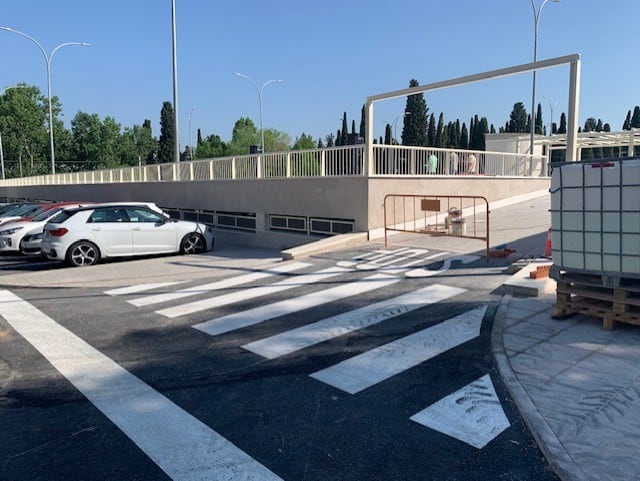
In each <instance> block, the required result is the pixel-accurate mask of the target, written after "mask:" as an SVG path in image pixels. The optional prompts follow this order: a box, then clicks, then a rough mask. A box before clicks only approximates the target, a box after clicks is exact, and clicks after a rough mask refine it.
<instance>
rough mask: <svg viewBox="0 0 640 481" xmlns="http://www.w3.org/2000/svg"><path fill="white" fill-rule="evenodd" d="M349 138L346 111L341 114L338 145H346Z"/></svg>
mask: <svg viewBox="0 0 640 481" xmlns="http://www.w3.org/2000/svg"><path fill="white" fill-rule="evenodd" d="M348 138H349V127H348V126H347V113H346V112H344V114H343V115H342V131H341V137H340V145H347V143H348Z"/></svg>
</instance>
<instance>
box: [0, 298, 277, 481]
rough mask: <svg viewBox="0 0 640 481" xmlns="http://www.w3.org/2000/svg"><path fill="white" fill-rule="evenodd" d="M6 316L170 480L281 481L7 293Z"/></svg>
mask: <svg viewBox="0 0 640 481" xmlns="http://www.w3.org/2000/svg"><path fill="white" fill-rule="evenodd" d="M0 316H2V317H3V318H4V319H5V320H6V321H7V322H8V323H9V324H10V325H11V327H13V329H15V330H16V332H18V333H19V334H20V335H21V336H22V337H23V338H25V339H26V340H27V341H28V342H29V343H31V344H32V345H33V346H34V347H35V348H36V349H37V350H38V351H39V352H40V353H41V354H42V355H43V356H44V357H45V358H46V359H47V360H48V361H49V362H50V363H51V364H52V365H53V366H54V367H55V368H56V369H57V370H58V371H59V372H60V373H61V374H62V375H63V376H64V377H66V378H67V379H68V380H69V381H70V382H71V383H72V384H73V385H74V386H75V387H76V388H77V389H78V390H79V391H80V392H81V393H82V394H83V395H84V396H85V397H86V398H87V399H89V401H91V403H93V404H94V405H95V406H96V408H98V409H99V410H100V411H101V412H102V413H103V414H104V415H105V416H106V417H107V418H108V419H109V420H110V421H111V422H112V423H113V424H115V425H116V426H117V427H118V428H119V429H120V430H122V432H124V433H125V434H126V435H127V436H128V437H129V438H130V439H131V440H132V441H133V442H134V443H136V445H137V446H138V447H139V448H140V449H141V450H142V451H143V452H144V453H145V454H146V455H147V456H149V458H151V459H152V460H153V461H154V462H155V463H156V464H157V465H158V466H159V467H160V468H161V469H162V470H163V471H164V472H165V473H166V474H167V475H168V476H169V477H170V478H171V479H173V480H176V481H177V480H180V481H197V480H202V479H216V480H224V481H235V480H238V479H247V480H248V479H251V480H256V481H257V480H261V481H262V480H264V481H271V480H273V481H276V480H280V479H281V478H280V477H278V476H276V475H275V474H274V473H273V472H271V471H270V470H269V469H267V468H266V467H265V466H263V465H262V464H260V463H259V462H258V461H256V460H255V459H253V458H252V457H250V456H249V455H248V454H247V453H245V452H244V451H242V450H240V449H239V448H238V447H236V446H235V445H234V444H232V443H231V442H230V441H228V440H227V439H226V438H224V437H223V436H221V435H220V434H218V433H217V432H215V431H214V430H212V429H211V428H210V427H208V426H207V425H206V424H204V423H203V422H201V421H199V420H198V419H196V418H195V417H193V416H191V415H190V414H189V413H188V412H186V411H184V410H183V409H182V408H180V407H179V406H177V405H176V404H174V403H173V402H171V401H170V400H169V399H168V398H166V397H164V396H163V395H162V394H160V393H159V392H157V391H155V390H154V389H152V388H151V386H149V385H148V384H145V383H144V382H143V381H141V380H140V379H139V378H137V377H135V376H134V375H133V374H131V373H130V372H129V371H127V370H125V369H123V368H122V367H121V366H120V365H119V364H117V363H116V362H114V361H113V360H111V359H109V358H108V357H107V356H105V355H104V354H102V353H101V352H100V351H98V350H96V349H94V348H93V347H92V346H90V345H89V344H87V343H86V342H85V341H83V340H82V339H80V338H79V337H77V336H76V335H75V334H73V333H72V332H70V331H68V330H67V329H65V328H64V327H62V326H61V325H60V324H58V323H57V322H55V321H54V320H53V319H51V318H50V317H48V316H47V315H45V314H44V313H42V312H41V311H39V310H38V309H36V308H35V307H33V306H32V305H31V304H29V303H28V302H26V301H23V300H22V299H21V298H19V297H18V296H16V295H14V294H12V293H11V292H9V291H0Z"/></svg>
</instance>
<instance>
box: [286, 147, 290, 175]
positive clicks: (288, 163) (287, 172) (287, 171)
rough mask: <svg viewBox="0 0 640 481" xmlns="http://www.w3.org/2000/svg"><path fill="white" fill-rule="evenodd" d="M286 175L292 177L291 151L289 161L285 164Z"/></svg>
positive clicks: (288, 156)
mask: <svg viewBox="0 0 640 481" xmlns="http://www.w3.org/2000/svg"><path fill="white" fill-rule="evenodd" d="M285 176H286V177H291V152H287V163H286V165H285Z"/></svg>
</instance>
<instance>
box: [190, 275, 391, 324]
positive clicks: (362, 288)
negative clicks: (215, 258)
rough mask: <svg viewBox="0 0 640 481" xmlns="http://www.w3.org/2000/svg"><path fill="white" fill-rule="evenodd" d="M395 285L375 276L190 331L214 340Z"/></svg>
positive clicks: (383, 276) (236, 315)
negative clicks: (293, 314) (220, 336)
mask: <svg viewBox="0 0 640 481" xmlns="http://www.w3.org/2000/svg"><path fill="white" fill-rule="evenodd" d="M399 281H400V279H398V278H395V277H390V276H385V275H380V274H377V275H375V276H370V277H366V278H364V279H360V280H359V281H356V282H350V283H347V284H342V285H339V286H337V287H332V288H330V289H325V290H322V291H319V292H314V293H311V294H306V295H303V296H299V297H294V298H293V299H287V300H284V301H280V302H275V303H273V304H267V305H264V306H259V307H256V308H253V309H248V310H246V311H241V312H237V313H234V314H230V315H228V316H222V317H218V318H216V319H211V320H209V321H206V322H202V323H200V324H195V325H194V326H193V327H194V328H196V329H198V330H200V331H202V332H205V333H207V334H210V335H212V336H217V335H219V334H224V333H226V332H230V331H234V330H236V329H241V328H243V327H247V326H253V325H255V324H259V323H261V322H264V321H267V320H269V319H274V318H276V317H280V316H284V315H287V314H291V313H293V312H300V311H303V310H304V309H309V308H311V307H316V306H320V305H323V304H327V303H329V302H334V301H338V300H340V299H344V298H345V297H351V296H355V295H357V294H363V293H365V292H369V291H372V290H375V289H380V288H382V287H386V286H389V285H391V284H394V283H396V282H399Z"/></svg>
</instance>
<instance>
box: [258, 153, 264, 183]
mask: <svg viewBox="0 0 640 481" xmlns="http://www.w3.org/2000/svg"><path fill="white" fill-rule="evenodd" d="M263 148H264V147H263ZM256 177H257V178H258V179H260V178H261V177H262V154H260V155H258V158H257V160H256Z"/></svg>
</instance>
